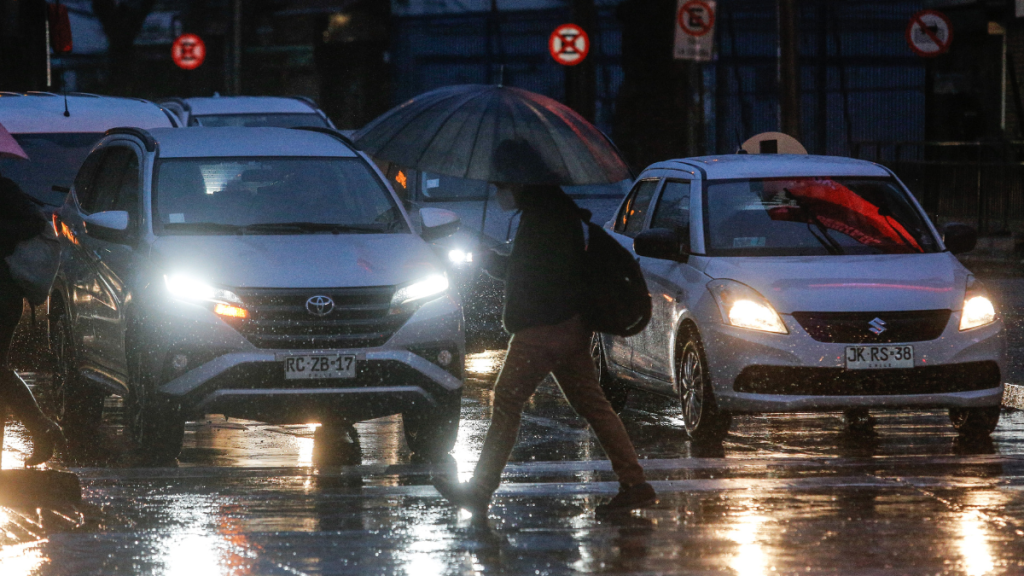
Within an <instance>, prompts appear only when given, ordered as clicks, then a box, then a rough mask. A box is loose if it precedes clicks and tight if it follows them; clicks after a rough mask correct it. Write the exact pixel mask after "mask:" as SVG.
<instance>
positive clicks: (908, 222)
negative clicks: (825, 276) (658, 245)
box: [705, 177, 938, 256]
mask: <svg viewBox="0 0 1024 576" xmlns="http://www.w3.org/2000/svg"><path fill="white" fill-rule="evenodd" d="M706 198H707V200H706V202H707V203H706V206H707V209H706V214H707V216H706V221H705V225H706V228H707V232H706V233H707V245H708V254H709V255H716V256H803V255H843V254H908V253H922V252H936V251H938V243H937V242H936V240H935V238H934V237H933V235H932V234H931V232H930V230H929V228H928V226H927V224H926V223H925V220H924V219H923V218H922V216H921V214H920V213H919V212H918V210H917V209H916V208H915V207H914V205H913V204H912V203H911V202H910V200H909V198H908V197H907V196H906V194H905V192H903V190H902V189H901V187H900V186H899V184H898V183H897V182H895V181H894V180H892V179H888V178H862V177H834V178H828V177H818V178H765V179H756V180H729V181H718V182H715V181H712V182H709V183H708V188H707V197H706Z"/></svg>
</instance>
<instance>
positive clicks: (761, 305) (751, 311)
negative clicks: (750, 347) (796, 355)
mask: <svg viewBox="0 0 1024 576" xmlns="http://www.w3.org/2000/svg"><path fill="white" fill-rule="evenodd" d="M708 290H710V291H711V295H712V296H714V297H715V301H716V302H717V303H718V307H719V309H720V310H721V311H722V319H723V320H724V321H725V322H726V323H727V324H731V325H733V326H736V327H738V328H747V329H749V330H759V331H761V332H774V333H776V334H789V330H787V329H786V324H785V323H783V322H782V318H781V317H780V316H779V313H778V312H776V311H775V308H773V307H772V305H771V304H770V303H769V302H768V300H767V299H765V297H764V296H762V295H761V294H760V293H758V291H757V290H754V289H753V288H751V287H750V286H747V285H746V284H741V283H739V282H736V281H735V280H715V281H714V282H711V283H710V284H708Z"/></svg>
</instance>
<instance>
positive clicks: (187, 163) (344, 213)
mask: <svg viewBox="0 0 1024 576" xmlns="http://www.w3.org/2000/svg"><path fill="white" fill-rule="evenodd" d="M155 180H156V185H155V187H154V190H153V196H154V199H153V223H154V226H153V228H154V232H155V233H156V234H186V235H188V234H296V233H343V232H345V233H397V232H408V227H407V226H406V223H405V219H404V218H403V217H402V213H401V211H400V210H399V208H398V206H397V205H396V204H395V202H394V200H393V199H392V197H391V195H390V194H389V193H388V191H387V189H386V188H385V187H384V183H383V182H381V181H380V179H379V178H377V176H376V174H374V173H373V171H371V169H370V167H369V166H367V165H366V163H365V162H363V160H362V159H359V158H181V159H166V160H162V161H160V163H159V165H158V166H157V175H156V178H155Z"/></svg>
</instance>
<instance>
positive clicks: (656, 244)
mask: <svg viewBox="0 0 1024 576" xmlns="http://www.w3.org/2000/svg"><path fill="white" fill-rule="evenodd" d="M633 251H634V252H636V253H637V254H638V255H640V256H646V257H648V258H657V259H659V260H674V261H676V262H685V261H686V259H687V257H688V256H689V255H690V236H689V229H687V228H682V229H680V231H679V232H677V231H675V230H669V229H668V228H652V229H650V230H645V231H644V232H641V233H640V234H637V236H636V238H634V239H633Z"/></svg>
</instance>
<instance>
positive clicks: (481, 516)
mask: <svg viewBox="0 0 1024 576" xmlns="http://www.w3.org/2000/svg"><path fill="white" fill-rule="evenodd" d="M432 482H433V484H434V488H436V489H437V491H438V492H440V493H441V496H444V497H445V498H447V499H448V501H449V502H451V503H452V505H453V506H457V507H459V508H463V509H465V510H468V511H469V512H471V513H472V514H473V518H474V519H476V520H485V519H486V518H487V510H488V509H490V507H491V493H490V492H488V491H486V490H484V489H482V488H479V487H478V486H477V485H476V484H474V483H473V482H458V481H456V480H453V479H452V478H450V477H448V476H437V477H434V478H433V479H432Z"/></svg>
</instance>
